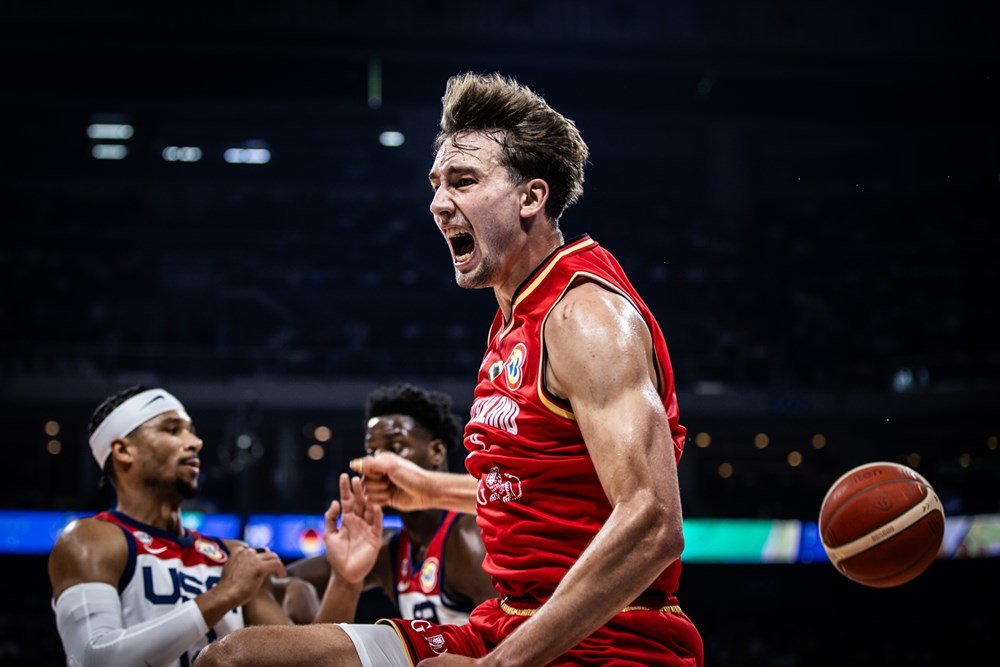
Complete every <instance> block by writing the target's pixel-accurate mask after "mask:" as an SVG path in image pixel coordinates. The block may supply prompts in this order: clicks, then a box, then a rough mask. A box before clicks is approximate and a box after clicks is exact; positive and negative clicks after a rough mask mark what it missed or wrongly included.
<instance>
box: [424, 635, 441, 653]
mask: <svg viewBox="0 0 1000 667" xmlns="http://www.w3.org/2000/svg"><path fill="white" fill-rule="evenodd" d="M424 639H426V640H427V645H428V646H430V648H431V650H432V651H434V652H435V653H437V654H441V653H444V651H445V642H444V635H430V636H427V637H424Z"/></svg>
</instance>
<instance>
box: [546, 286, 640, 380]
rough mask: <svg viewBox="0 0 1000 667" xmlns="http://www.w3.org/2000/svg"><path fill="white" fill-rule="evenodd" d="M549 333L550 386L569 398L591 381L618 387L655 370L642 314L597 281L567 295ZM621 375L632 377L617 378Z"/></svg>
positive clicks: (549, 322) (554, 312)
mask: <svg viewBox="0 0 1000 667" xmlns="http://www.w3.org/2000/svg"><path fill="white" fill-rule="evenodd" d="M544 335H545V348H546V352H547V354H548V363H547V368H546V385H547V386H548V387H549V389H550V390H551V391H553V392H555V393H556V394H557V395H559V396H562V397H564V398H566V397H567V396H569V395H570V394H571V393H574V392H573V387H572V385H573V384H574V383H578V382H579V381H581V380H583V381H585V380H586V379H587V378H589V377H593V378H600V381H601V383H602V384H603V383H611V384H613V383H615V382H616V381H618V380H619V379H620V380H621V381H628V379H630V378H631V376H632V375H637V377H639V378H642V377H644V376H645V375H646V374H647V373H648V372H649V371H648V369H651V368H652V336H651V335H650V332H649V328H648V327H647V326H646V323H645V322H644V321H643V319H642V317H641V316H640V315H639V311H638V310H636V308H635V306H634V305H633V304H632V302H631V301H629V300H628V299H627V298H625V297H624V296H622V295H621V294H618V293H617V292H613V291H611V290H609V289H606V288H604V287H602V286H600V285H598V284H596V283H592V282H588V283H582V284H580V285H577V286H576V287H574V288H573V289H571V290H570V291H569V292H567V293H566V295H565V296H564V297H563V298H562V299H561V300H560V301H559V303H557V304H556V305H555V306H554V307H553V309H552V312H551V314H550V316H549V317H548V318H547V319H546V321H545V332H544ZM609 374H610V375H609ZM622 374H624V375H627V376H630V377H629V378H625V377H623V378H617V377H615V376H617V375H622ZM588 384H589V383H588ZM608 386H610V384H609V385H608Z"/></svg>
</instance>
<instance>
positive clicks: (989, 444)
mask: <svg viewBox="0 0 1000 667" xmlns="http://www.w3.org/2000/svg"><path fill="white" fill-rule="evenodd" d="M996 448H997V437H996V436H995V435H991V436H990V437H988V438H986V449H994V450H995V449H996Z"/></svg>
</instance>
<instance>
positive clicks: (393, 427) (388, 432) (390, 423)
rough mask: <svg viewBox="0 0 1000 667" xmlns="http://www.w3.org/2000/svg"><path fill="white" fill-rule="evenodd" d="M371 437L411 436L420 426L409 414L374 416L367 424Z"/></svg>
mask: <svg viewBox="0 0 1000 667" xmlns="http://www.w3.org/2000/svg"><path fill="white" fill-rule="evenodd" d="M366 426H367V429H368V436H369V437H389V436H394V435H398V436H403V437H406V436H409V435H412V434H413V432H414V431H416V430H417V429H419V428H420V426H419V425H418V424H417V422H416V421H415V420H414V419H413V417H410V416H409V415H380V416H378V417H372V418H371V419H369V420H368V424H367V425H366Z"/></svg>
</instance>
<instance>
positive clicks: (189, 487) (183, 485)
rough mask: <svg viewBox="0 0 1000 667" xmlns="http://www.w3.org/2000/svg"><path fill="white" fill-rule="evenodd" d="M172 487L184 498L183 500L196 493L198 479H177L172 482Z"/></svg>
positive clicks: (192, 496)
mask: <svg viewBox="0 0 1000 667" xmlns="http://www.w3.org/2000/svg"><path fill="white" fill-rule="evenodd" d="M174 488H175V489H176V490H177V493H179V494H180V496H181V498H184V499H185V500H187V499H189V498H194V497H195V496H197V495H198V480H197V479H195V480H194V481H190V480H185V479H178V480H177V482H176V483H175V484H174Z"/></svg>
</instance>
